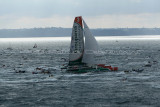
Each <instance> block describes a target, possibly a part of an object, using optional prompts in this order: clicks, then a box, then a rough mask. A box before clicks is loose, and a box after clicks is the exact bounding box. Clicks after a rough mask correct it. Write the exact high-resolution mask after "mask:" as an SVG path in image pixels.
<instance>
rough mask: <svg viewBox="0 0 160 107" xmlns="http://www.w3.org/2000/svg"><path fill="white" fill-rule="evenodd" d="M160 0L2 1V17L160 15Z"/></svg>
mask: <svg viewBox="0 0 160 107" xmlns="http://www.w3.org/2000/svg"><path fill="white" fill-rule="evenodd" d="M159 4H160V0H0V15H1V16H2V15H10V14H11V15H15V16H33V17H50V16H53V15H60V16H76V15H85V16H96V15H105V14H139V13H160V7H159Z"/></svg>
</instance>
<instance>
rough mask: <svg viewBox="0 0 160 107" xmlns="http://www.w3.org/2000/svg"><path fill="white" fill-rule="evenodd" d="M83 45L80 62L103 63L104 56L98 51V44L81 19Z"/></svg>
mask: <svg viewBox="0 0 160 107" xmlns="http://www.w3.org/2000/svg"><path fill="white" fill-rule="evenodd" d="M83 24H84V36H85V46H84V54H83V58H82V62H84V63H87V64H105V58H104V57H102V56H101V55H100V53H99V46H98V43H97V41H96V39H95V37H94V36H93V35H92V33H91V32H90V29H89V27H88V26H87V24H86V23H85V21H84V20H83Z"/></svg>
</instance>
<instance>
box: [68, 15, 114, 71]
mask: <svg viewBox="0 0 160 107" xmlns="http://www.w3.org/2000/svg"><path fill="white" fill-rule="evenodd" d="M99 51H100V50H99V45H98V43H97V41H96V39H95V37H94V36H93V35H92V33H91V31H90V29H89V27H88V26H87V24H86V23H85V21H84V20H83V19H82V17H81V16H78V17H75V20H74V23H73V28H72V37H71V45H70V53H69V64H68V68H67V71H76V72H78V71H79V72H85V71H88V70H95V69H96V70H97V69H101V70H102V69H103V70H110V68H111V66H109V67H108V66H105V62H106V61H105V58H104V56H103V55H101V54H100V53H99Z"/></svg>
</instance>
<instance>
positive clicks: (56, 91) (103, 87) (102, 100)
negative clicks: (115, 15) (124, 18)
mask: <svg viewBox="0 0 160 107" xmlns="http://www.w3.org/2000/svg"><path fill="white" fill-rule="evenodd" d="M97 40H98V43H99V45H100V48H101V50H103V51H104V52H105V55H106V62H107V63H108V64H110V65H113V66H118V67H119V72H102V73H95V72H94V73H92V72H90V73H84V74H71V73H66V72H65V71H61V69H60V68H61V65H62V64H65V63H67V61H64V60H63V58H66V59H67V58H68V54H66V53H67V51H68V50H69V45H70V38H28V39H27V38H23V39H0V107H110V106H118V107H119V106H122V107H124V106H133V107H137V106H141V107H152V106H153V107H155V106H157V107H158V106H159V105H160V102H159V101H160V62H159V60H160V37H158V36H157V37H144V36H143V37H142V36H139V37H136V36H130V37H105V38H104V37H99V38H97ZM35 43H36V44H37V45H38V48H35V49H33V48H32V47H33V45H34V44H35ZM64 52H65V54H64ZM148 63H150V64H151V65H152V66H151V67H145V65H146V64H148ZM37 67H41V68H43V69H45V70H48V71H50V72H51V73H52V75H53V77H49V74H32V72H37V71H36V68H37ZM132 69H144V71H143V72H140V73H139V72H134V71H132ZM18 70H25V71H26V72H25V73H16V71H18ZM124 71H132V72H124Z"/></svg>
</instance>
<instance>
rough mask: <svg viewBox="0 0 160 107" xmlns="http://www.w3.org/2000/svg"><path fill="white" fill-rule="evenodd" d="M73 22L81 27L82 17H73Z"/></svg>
mask: <svg viewBox="0 0 160 107" xmlns="http://www.w3.org/2000/svg"><path fill="white" fill-rule="evenodd" d="M74 22H75V23H78V24H80V25H81V27H82V17H81V16H78V17H75V19H74Z"/></svg>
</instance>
